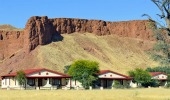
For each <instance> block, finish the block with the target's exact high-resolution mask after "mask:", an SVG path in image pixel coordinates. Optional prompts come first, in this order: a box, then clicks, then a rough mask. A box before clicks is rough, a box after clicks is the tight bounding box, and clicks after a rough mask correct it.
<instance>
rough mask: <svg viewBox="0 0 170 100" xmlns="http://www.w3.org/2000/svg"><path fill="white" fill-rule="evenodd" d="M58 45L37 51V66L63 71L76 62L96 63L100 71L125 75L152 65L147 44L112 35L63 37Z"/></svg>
mask: <svg viewBox="0 0 170 100" xmlns="http://www.w3.org/2000/svg"><path fill="white" fill-rule="evenodd" d="M62 36H63V37H64V38H63V40H62V41H60V42H52V43H51V44H49V45H45V46H40V47H39V48H38V56H37V57H38V60H39V63H40V65H41V66H46V67H49V68H52V69H57V70H60V71H63V68H64V66H66V65H69V64H71V63H72V61H74V60H77V59H90V60H95V61H97V62H99V64H100V69H110V70H114V71H118V72H122V73H125V74H126V72H127V71H128V70H131V69H134V68H137V67H138V68H139V67H140V68H146V67H148V66H154V65H155V64H156V63H155V62H153V61H152V60H151V59H149V55H147V54H146V51H145V50H144V49H146V48H148V47H151V45H152V43H151V42H150V41H142V40H139V39H133V38H125V37H118V36H116V35H108V36H95V35H93V34H89V33H86V34H78V33H74V34H70V35H68V34H63V35H62Z"/></svg>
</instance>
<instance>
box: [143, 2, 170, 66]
mask: <svg viewBox="0 0 170 100" xmlns="http://www.w3.org/2000/svg"><path fill="white" fill-rule="evenodd" d="M151 1H152V2H153V3H154V4H155V5H156V6H157V7H158V9H159V10H160V14H157V15H158V17H159V18H160V20H161V22H163V23H164V24H161V23H159V22H158V21H155V20H153V19H152V18H151V17H150V16H149V15H148V14H143V16H147V17H148V18H149V20H150V21H151V24H150V25H151V26H152V29H153V31H154V33H155V38H156V40H157V43H156V44H155V45H154V47H153V50H152V52H151V55H152V58H153V59H154V60H155V61H159V62H160V64H161V66H170V0H151Z"/></svg>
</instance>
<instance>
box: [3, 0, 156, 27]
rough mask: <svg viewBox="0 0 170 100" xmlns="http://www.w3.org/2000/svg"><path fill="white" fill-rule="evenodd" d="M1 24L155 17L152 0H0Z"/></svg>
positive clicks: (22, 24)
mask: <svg viewBox="0 0 170 100" xmlns="http://www.w3.org/2000/svg"><path fill="white" fill-rule="evenodd" d="M0 4H1V6H0V24H11V25H13V26H15V27H18V28H24V27H25V24H26V22H27V20H28V19H29V18H30V17H31V16H48V17H49V18H60V17H66V18H83V19H100V20H105V21H127V20H138V19H141V20H142V19H147V18H146V17H141V15H142V14H144V13H147V14H149V15H151V16H152V17H153V18H154V19H156V16H155V15H156V14H157V13H159V10H158V9H157V7H156V6H155V5H154V4H153V3H152V2H151V0H0Z"/></svg>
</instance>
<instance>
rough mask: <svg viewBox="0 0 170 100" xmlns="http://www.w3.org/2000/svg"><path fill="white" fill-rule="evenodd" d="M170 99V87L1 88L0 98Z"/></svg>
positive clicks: (1, 99) (44, 99) (10, 99)
mask: <svg viewBox="0 0 170 100" xmlns="http://www.w3.org/2000/svg"><path fill="white" fill-rule="evenodd" d="M57 99H58V100H170V89H164V88H147V89H112V90H0V100H57Z"/></svg>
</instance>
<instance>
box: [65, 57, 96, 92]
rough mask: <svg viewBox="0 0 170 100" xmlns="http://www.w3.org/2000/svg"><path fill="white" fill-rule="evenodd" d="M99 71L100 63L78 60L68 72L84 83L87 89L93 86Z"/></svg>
mask: <svg viewBox="0 0 170 100" xmlns="http://www.w3.org/2000/svg"><path fill="white" fill-rule="evenodd" d="M98 71H99V64H98V63H97V62H94V61H89V60H77V61H75V62H73V64H72V65H71V67H70V68H69V70H68V74H69V75H71V76H72V77H73V79H75V80H78V81H79V82H81V83H82V86H83V87H84V88H85V89H87V88H89V86H92V84H93V82H94V81H96V80H97V75H96V74H97V73H98Z"/></svg>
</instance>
